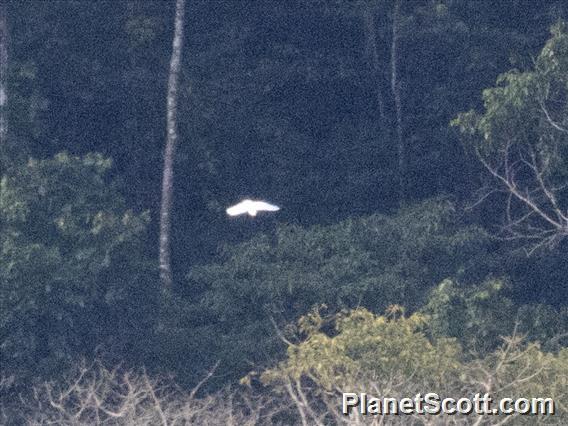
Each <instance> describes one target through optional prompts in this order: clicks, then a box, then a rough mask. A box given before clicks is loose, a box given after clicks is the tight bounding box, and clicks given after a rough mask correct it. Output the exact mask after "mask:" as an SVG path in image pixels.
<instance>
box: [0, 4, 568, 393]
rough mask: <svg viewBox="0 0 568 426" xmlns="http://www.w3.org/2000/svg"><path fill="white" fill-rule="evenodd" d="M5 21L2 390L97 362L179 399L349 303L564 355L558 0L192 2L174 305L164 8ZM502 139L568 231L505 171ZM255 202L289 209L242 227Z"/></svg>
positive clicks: (490, 346) (563, 113) (24, 14)
mask: <svg viewBox="0 0 568 426" xmlns="http://www.w3.org/2000/svg"><path fill="white" fill-rule="evenodd" d="M1 4H2V10H1V12H2V15H3V19H4V21H5V25H6V27H5V28H7V30H6V33H5V34H6V38H5V39H4V40H5V41H4V42H5V43H7V46H8V50H7V52H8V55H7V62H6V63H7V68H6V70H5V72H4V74H3V75H2V80H3V82H4V83H3V84H5V86H3V87H6V95H7V96H6V97H7V102H6V104H5V106H4V105H3V106H2V115H3V116H4V117H6V120H7V121H6V122H7V131H6V133H3V139H2V141H1V144H0V145H1V146H0V149H1V152H0V165H1V169H0V173H1V176H2V181H1V187H0V191H1V192H0V196H1V198H0V226H1V229H0V303H1V312H0V364H1V375H2V378H3V379H4V381H5V383H7V384H6V386H5V389H4V390H3V392H5V396H6V398H8V399H10V398H12V399H13V398H14V395H16V394H18V393H20V392H24V393H25V390H26V389H29V386H30V384H33V383H39V382H42V381H44V380H59V379H60V378H61V377H62V375H63V374H64V372H65V371H68V370H69V369H72V368H73V366H74V365H76V364H77V362H79V360H80V359H93V358H94V357H96V358H97V359H101V360H104V362H105V363H107V364H108V365H118V364H120V365H121V366H123V367H125V368H126V367H127V368H142V367H144V368H145V369H146V370H145V371H148V372H149V374H156V375H160V374H172V375H174V376H175V381H176V382H177V383H179V384H180V385H181V386H182V388H191V387H192V386H194V385H195V384H196V383H197V382H199V380H200V379H201V378H202V377H203V376H204V375H205V374H206V373H207V372H208V371H211V369H212V368H213V366H214V365H217V364H218V366H217V368H216V369H215V370H214V373H212V374H211V377H209V379H208V381H207V384H206V386H205V387H202V388H201V389H200V392H204V393H205V394H207V393H208V392H213V391H215V390H217V389H220V388H224V387H226V386H236V385H237V383H238V381H239V379H241V378H243V377H244V376H246V375H247V374H248V373H249V372H251V371H252V370H254V371H262V370H265V369H269V368H276V366H277V365H282V364H279V363H281V362H283V360H286V359H289V357H290V356H291V355H290V352H289V351H288V352H287V350H286V348H287V344H286V343H284V340H290V341H294V342H305V341H306V337H307V336H311V335H312V334H313V333H315V331H314V330H316V328H317V329H318V330H320V331H321V332H322V333H323V334H324V335H326V336H328V337H329V338H332V337H333V336H336V335H337V333H339V331H337V330H336V331H332V329H333V326H331V325H330V324H332V323H333V321H332V320H331V319H329V318H336V315H348V314H347V313H348V312H358V311H357V309H359V310H360V309H365V312H367V311H368V312H370V313H372V314H373V315H377V316H380V315H383V314H385V312H387V313H388V312H391V313H392V312H395V313H396V312H399V311H397V310H396V309H401V310H403V312H404V314H403V316H402V320H404V317H405V315H406V316H407V317H408V316H411V315H412V314H420V315H423V316H424V318H428V320H427V322H428V327H426V328H422V326H420V327H419V330H420V333H423V335H424V336H426V337H427V338H428V339H433V340H435V339H436V338H442V337H443V338H451V339H454V340H453V341H454V342H456V344H458V345H459V347H460V348H461V349H460V350H461V351H462V352H463V354H469V355H467V356H466V355H464V357H465V358H463V359H472V357H473V358H475V357H478V358H480V359H481V358H483V357H485V356H488V354H491V353H493V352H492V351H495V350H497V348H498V347H499V345H501V344H502V339H501V337H500V336H506V335H510V334H512V333H513V332H515V333H518V334H520V335H523V336H524V339H525V340H524V343H523V344H532V343H535V344H536V342H538V347H539V351H540V350H541V351H543V353H546V354H553V356H557V354H558V353H559V351H560V352H561V353H564V358H563V359H564V360H565V359H566V353H565V352H562V351H563V350H565V349H562V348H563V347H565V345H566V333H567V331H568V285H567V280H568V261H567V254H568V253H567V245H566V244H567V243H566V241H565V237H566V235H568V230H567V229H568V220H565V215H567V214H568V213H567V212H568V210H567V209H566V206H567V204H568V192H566V191H565V187H564V186H563V185H566V183H567V182H568V180H567V175H568V167H567V166H566V164H567V163H566V161H567V159H568V157H567V150H566V148H567V146H568V145H567V143H566V141H567V140H566V135H565V134H566V133H568V132H567V131H566V130H565V128H564V124H565V123H568V113H567V111H568V110H567V109H566V106H567V99H568V97H567V96H566V95H567V93H568V85H567V81H568V68H567V67H566V65H567V64H568V32H567V26H566V24H565V23H564V21H563V19H565V18H566V17H567V16H566V15H567V13H568V10H567V9H566V4H565V2H563V1H514V0H507V1H501V2H491V1H460V0H447V1H441V0H440V1H426V0H425V1H400V2H396V1H393V2H391V1H370V0H369V1H362V0H361V1H352V2H347V1H334V0H329V1H307V0H295V1H281V2H277V1H194V0H188V1H187V4H186V10H185V12H186V20H185V23H184V30H185V35H184V50H183V56H182V57H183V60H182V69H181V80H180V88H179V112H178V131H179V144H178V151H177V154H176V158H175V184H174V188H175V189H174V210H173V222H172V246H171V248H172V256H173V271H174V285H173V287H172V289H171V292H167V293H166V292H163V291H162V289H161V288H160V281H159V277H158V260H157V259H158V250H157V248H158V231H159V229H158V225H159V215H158V214H159V207H160V204H159V203H160V196H161V179H162V167H163V152H164V142H165V137H166V90H167V82H168V70H169V61H170V55H171V50H172V36H173V23H174V11H175V10H174V9H175V2H173V1H171V2H170V1H96V2H90V1H2V2H1ZM395 8H398V9H397V11H396V14H395ZM393 25H396V34H397V39H396V45H395V41H394V38H393ZM6 40H7V41H6ZM393 48H396V51H394V52H393ZM393 66H395V67H396V76H395V77H393ZM500 76H501V77H500ZM397 96H398V97H399V99H398V100H397ZM468 111H472V112H469V113H468ZM545 113H546V114H545ZM548 113H550V114H548ZM554 125H556V126H557V127H554ZM509 146H512V147H513V148H511V151H510V152H511V153H512V154H511V155H517V157H515V159H514V160H512V161H513V162H512V164H513V166H512V167H515V165H516V164H517V163H518V164H520V165H521V166H522V164H521V163H522V161H523V160H525V159H529V160H530V158H534V163H530V161H528V162H527V161H525V163H526V164H529V163H530V164H533V165H536V166H537V168H538V173H537V172H535V173H534V174H531V170H533V169H530V167H529V166H526V167H525V168H519V169H518V170H517V171H513V174H512V178H511V179H512V182H514V183H515V185H516V186H514V188H520V193H521V194H525V193H526V194H529V195H531V196H533V194H534V200H536V202H537V205H539V206H544V207H542V209H541V211H543V212H544V214H545V215H547V216H548V217H553V218H555V219H554V220H553V222H554V221H555V220H556V218H557V219H558V221H557V222H555V223H557V225H558V226H557V225H555V224H552V222H550V221H547V220H546V218H544V216H542V217H540V216H539V213H538V212H536V213H535V211H532V210H531V207H530V205H529V206H528V207H527V204H526V203H523V201H522V200H520V199H518V197H517V198H515V194H512V192H511V191H512V189H511V188H510V187H507V186H506V185H505V186H503V185H502V183H503V182H501V181H499V178H498V177H496V176H492V175H491V173H490V170H489V169H491V167H492V165H494V168H493V170H494V171H495V170H497V171H502V170H504V171H503V173H505V174H506V173H507V172H506V170H505V169H501V168H500V167H501V166H503V165H504V167H505V166H507V164H509V163H507V162H506V161H505V160H506V159H507V158H506V157H503V158H505V160H503V158H502V157H500V155H509V151H507V152H506V154H503V153H504V152H505V148H506V147H509ZM504 147H505V148H504ZM516 147H520V148H516ZM533 154H534V155H535V156H534V157H531V155H533ZM480 159H481V160H483V161H480ZM501 160H503V161H501ZM484 161H485V165H484ZM486 166H489V169H488V168H487V167H486ZM521 166H519V167H521ZM539 173H540V174H539ZM539 176H541V177H544V178H543V179H544V184H545V185H546V186H545V187H546V188H549V189H550V191H552V193H553V194H554V198H553V199H554V201H555V202H556V204H554V203H551V198H550V197H547V196H548V194H549V193H547V192H546V191H544V190H542V188H541V189H539V188H540V187H539V186H538V185H540V183H539V182H540V181H539V180H538V177H539ZM515 179H517V180H515ZM533 183H534V185H535V186H534V187H533V186H532V185H533ZM531 191H534V192H531ZM539 191H540V192H539ZM486 195H487V197H486ZM539 197H540V198H539ZM244 198H258V199H266V200H268V201H270V202H273V203H275V204H277V205H279V206H281V210H280V211H279V212H277V213H275V214H265V215H262V214H259V216H258V217H256V218H249V217H237V218H229V217H228V216H227V215H226V214H225V208H226V207H228V206H230V205H232V204H235V203H236V202H238V201H240V200H242V199H244ZM538 203H541V204H538ZM556 206H559V207H558V209H557V210H555V207H556ZM555 212H556V213H555ZM555 215H556V216H555ZM563 215H564V216H563ZM563 217H564V219H562V218H563ZM563 220H565V221H564V222H563ZM393 306H394V307H395V308H393ZM389 307H390V308H389ZM314 309H316V310H315V311H314ZM389 309H390V310H389ZM393 309H394V311H393ZM352 310H355V311H352ZM315 312H317V314H316V313H315ZM310 313H311V314H310ZM320 313H321V315H322V316H321V317H320V316H319V315H320ZM306 315H312V317H310V318H312V320H313V321H315V323H317V324H319V326H320V328H318V327H316V328H311V329H310V328H309V327H307V328H306V326H305V323H304V325H303V326H302V324H301V323H300V324H299V323H298V322H297V321H298V320H299V319H300V318H302V317H303V318H304V320H306V317H305V316H306ZM385 315H387V314H385ZM387 316H388V315H387ZM316 317H317V318H319V320H318V321H320V320H321V323H318V322H317V321H316V320H314V318H316ZM395 317H396V315H395ZM325 318H328V319H325ZM393 321H394V319H393ZM326 327H327V328H326ZM417 332H418V331H417ZM311 333H312V334H311ZM352 339H358V337H357V336H356V335H355V336H354V337H352ZM308 340H309V339H308ZM353 342H354V341H353ZM531 342H532V343H531ZM401 347H404V345H402V346H401ZM310 353H312V352H310ZM472 354H475V355H472ZM554 354H556V355H554ZM312 355H313V354H312ZM306 356H307V358H309V356H308V355H306ZM313 356H316V355H313ZM320 356H321V354H320V355H317V357H320ZM395 356H396V357H398V356H399V355H395ZM468 357H469V358H468ZM314 359H315V358H314ZM381 359H383V358H381ZM460 359H461V358H460ZM306 362H308V361H306ZM314 362H315V361H314ZM464 362H465V361H464ZM564 362H566V361H564ZM563 365H566V364H563ZM282 368H283V367H282ZM298 368H299V367H298ZM302 368H303V367H302ZM282 371H284V370H282ZM285 371H288V370H285ZM302 371H303V370H302ZM560 371H562V370H560ZM322 374H323V373H322ZM247 377H249V379H250V377H256V376H254V375H253V376H247ZM322 377H323V376H322ZM255 380H256V379H254V380H253V385H254V384H255V383H256V382H255ZM267 380H268V379H266V380H265V381H263V383H266V381H267ZM322 380H323V379H322ZM551 380H552V379H551ZM268 381H270V380H268ZM544 383H545V385H546V382H544ZM257 385H258V386H261V385H260V384H259V383H257ZM560 387H561V386H560ZM562 389H564V391H563V392H565V391H566V387H565V383H564V388H562ZM559 395H564V396H565V395H566V394H565V393H559Z"/></svg>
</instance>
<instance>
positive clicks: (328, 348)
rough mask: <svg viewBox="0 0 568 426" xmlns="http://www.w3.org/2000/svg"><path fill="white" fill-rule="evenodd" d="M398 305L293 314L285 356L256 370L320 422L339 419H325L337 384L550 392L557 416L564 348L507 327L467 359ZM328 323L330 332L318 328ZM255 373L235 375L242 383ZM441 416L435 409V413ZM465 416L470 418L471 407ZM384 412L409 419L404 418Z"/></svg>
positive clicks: (560, 419) (372, 389)
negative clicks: (293, 334) (549, 347)
mask: <svg viewBox="0 0 568 426" xmlns="http://www.w3.org/2000/svg"><path fill="white" fill-rule="evenodd" d="M402 313H403V312H401V310H400V308H398V309H397V308H396V307H395V309H392V308H391V309H390V311H389V313H388V314H387V315H385V316H377V315H374V314H372V313H370V312H368V311H366V310H364V309H356V310H353V311H349V312H344V313H341V314H339V315H335V316H333V317H331V318H329V317H328V318H325V319H324V318H322V317H321V316H320V315H319V313H318V312H313V313H311V314H309V315H307V316H305V317H303V318H301V319H300V322H299V325H300V328H301V329H302V330H303V331H304V333H305V334H304V338H303V339H302V341H301V342H300V343H297V344H290V345H289V347H288V352H287V357H286V359H285V360H284V361H282V362H280V363H279V364H278V365H277V366H276V367H273V368H271V369H268V370H265V371H264V372H263V373H262V374H261V375H260V378H261V380H262V381H263V382H264V383H265V384H267V385H270V386H273V387H275V388H277V389H281V391H282V393H284V394H288V395H289V396H290V397H291V398H292V399H294V400H300V399H301V402H299V403H296V408H297V410H298V412H299V413H300V415H301V416H302V417H304V418H310V419H314V420H315V419H316V418H318V416H321V417H320V418H325V419H326V421H325V422H324V423H325V424H341V421H338V422H337V423H336V422H335V421H334V420H333V419H334V418H335V419H339V418H340V416H341V415H340V414H337V412H336V409H335V407H336V406H337V401H338V400H341V393H342V392H366V393H370V394H371V395H373V396H377V397H398V398H401V397H403V396H404V397H408V396H411V395H412V396H414V395H416V394H417V393H421V394H422V395H424V393H425V390H426V389H427V391H428V392H435V393H437V394H438V395H440V396H441V397H442V398H446V397H452V398H455V399H459V398H462V397H472V396H473V395H475V394H476V393H479V394H484V393H488V394H490V396H491V397H492V398H493V401H494V404H496V401H497V400H498V399H500V398H529V399H530V398H533V397H534V398H552V399H553V400H554V402H555V410H556V411H555V415H554V416H548V417H546V422H547V424H565V423H564V422H565V420H566V415H567V414H568V407H567V406H566V404H565V401H566V396H568V381H567V380H566V374H565V371H566V370H567V369H568V351H567V350H566V349H563V350H561V351H560V352H558V353H556V354H553V353H546V352H543V351H542V350H541V349H540V347H539V345H538V344H526V343H525V342H524V341H523V339H522V338H520V337H519V336H518V335H517V334H513V335H512V336H511V337H506V338H503V342H502V344H501V345H500V346H499V347H497V348H496V349H495V350H494V351H493V352H491V353H489V354H488V355H487V356H478V357H475V358H473V359H472V358H471V356H470V355H471V354H467V353H465V352H463V351H462V349H461V346H460V344H459V343H457V341H456V340H454V339H448V338H441V339H431V338H428V337H427V334H426V332H427V330H428V329H429V326H430V322H429V318H428V317H427V316H423V315H421V314H414V315H411V316H410V317H404V316H398V315H400V314H402ZM330 323H331V324H333V332H332V333H331V334H330V332H329V331H326V330H327V329H329V324H330ZM306 324H307V325H308V326H306ZM255 375H256V373H252V374H250V375H248V376H246V377H245V378H244V379H243V380H242V382H243V383H248V384H250V383H251V381H252V379H253V377H254V376H255ZM493 407H495V405H493ZM354 416H355V417H356V416H357V413H355V414H354ZM425 418H427V416H426V417H425ZM442 419H443V417H442V416H436V421H442ZM469 419H471V420H472V421H477V420H478V418H475V417H474V415H472V416H471V417H468V420H469ZM495 419H496V417H493V418H492V419H487V418H486V419H483V418H482V419H479V423H477V424H494V423H491V420H495ZM542 419H543V418H540V419H539V418H536V417H530V416H518V417H516V419H515V423H514V424H523V425H524V424H527V425H531V424H535V423H536V421H537V420H542ZM340 420H343V419H340ZM392 420H393V424H410V423H408V422H409V418H406V419H404V418H402V419H400V418H398V417H397V416H394V417H392ZM397 422H399V423H397ZM442 424H446V423H442ZM464 424H469V423H464Z"/></svg>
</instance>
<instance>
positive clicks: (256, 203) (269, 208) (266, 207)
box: [253, 201, 280, 212]
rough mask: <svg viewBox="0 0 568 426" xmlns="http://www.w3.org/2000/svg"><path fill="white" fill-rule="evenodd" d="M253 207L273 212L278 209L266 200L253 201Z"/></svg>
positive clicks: (278, 208)
mask: <svg viewBox="0 0 568 426" xmlns="http://www.w3.org/2000/svg"><path fill="white" fill-rule="evenodd" d="M253 203H254V209H255V210H258V211H267V212H275V211H278V210H280V207H278V206H276V205H274V204H270V203H267V202H266V201H253Z"/></svg>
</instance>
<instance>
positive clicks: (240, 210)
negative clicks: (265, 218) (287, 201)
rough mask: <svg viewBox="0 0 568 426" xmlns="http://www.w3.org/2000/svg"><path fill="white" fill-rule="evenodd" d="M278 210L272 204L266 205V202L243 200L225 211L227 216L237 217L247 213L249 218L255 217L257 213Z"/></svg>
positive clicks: (278, 208)
mask: <svg viewBox="0 0 568 426" xmlns="http://www.w3.org/2000/svg"><path fill="white" fill-rule="evenodd" d="M277 210H280V207H278V206H275V205H274V204H270V203H267V202H266V201H255V200H249V199H246V200H243V201H241V202H240V203H239V204H235V205H234V206H231V207H229V208H228V209H227V214H228V215H229V216H238V215H240V214H245V213H248V214H249V215H250V216H256V214H257V213H258V212H275V211H277Z"/></svg>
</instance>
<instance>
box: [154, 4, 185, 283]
mask: <svg viewBox="0 0 568 426" xmlns="http://www.w3.org/2000/svg"><path fill="white" fill-rule="evenodd" d="M184 11H185V0H177V1H176V12H175V29H174V39H173V43H172V56H171V60H170V73H169V79H168V95H167V136H166V148H165V151H164V170H163V176H162V200H161V206H160V254H159V256H160V259H159V260H160V281H161V285H162V290H163V291H166V292H168V291H170V289H171V287H172V281H173V274H172V263H171V227H172V226H171V213H172V206H173V192H174V191H173V190H174V158H175V150H176V143H177V122H176V116H177V99H178V82H179V74H180V68H181V52H182V46H183V24H184Z"/></svg>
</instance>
